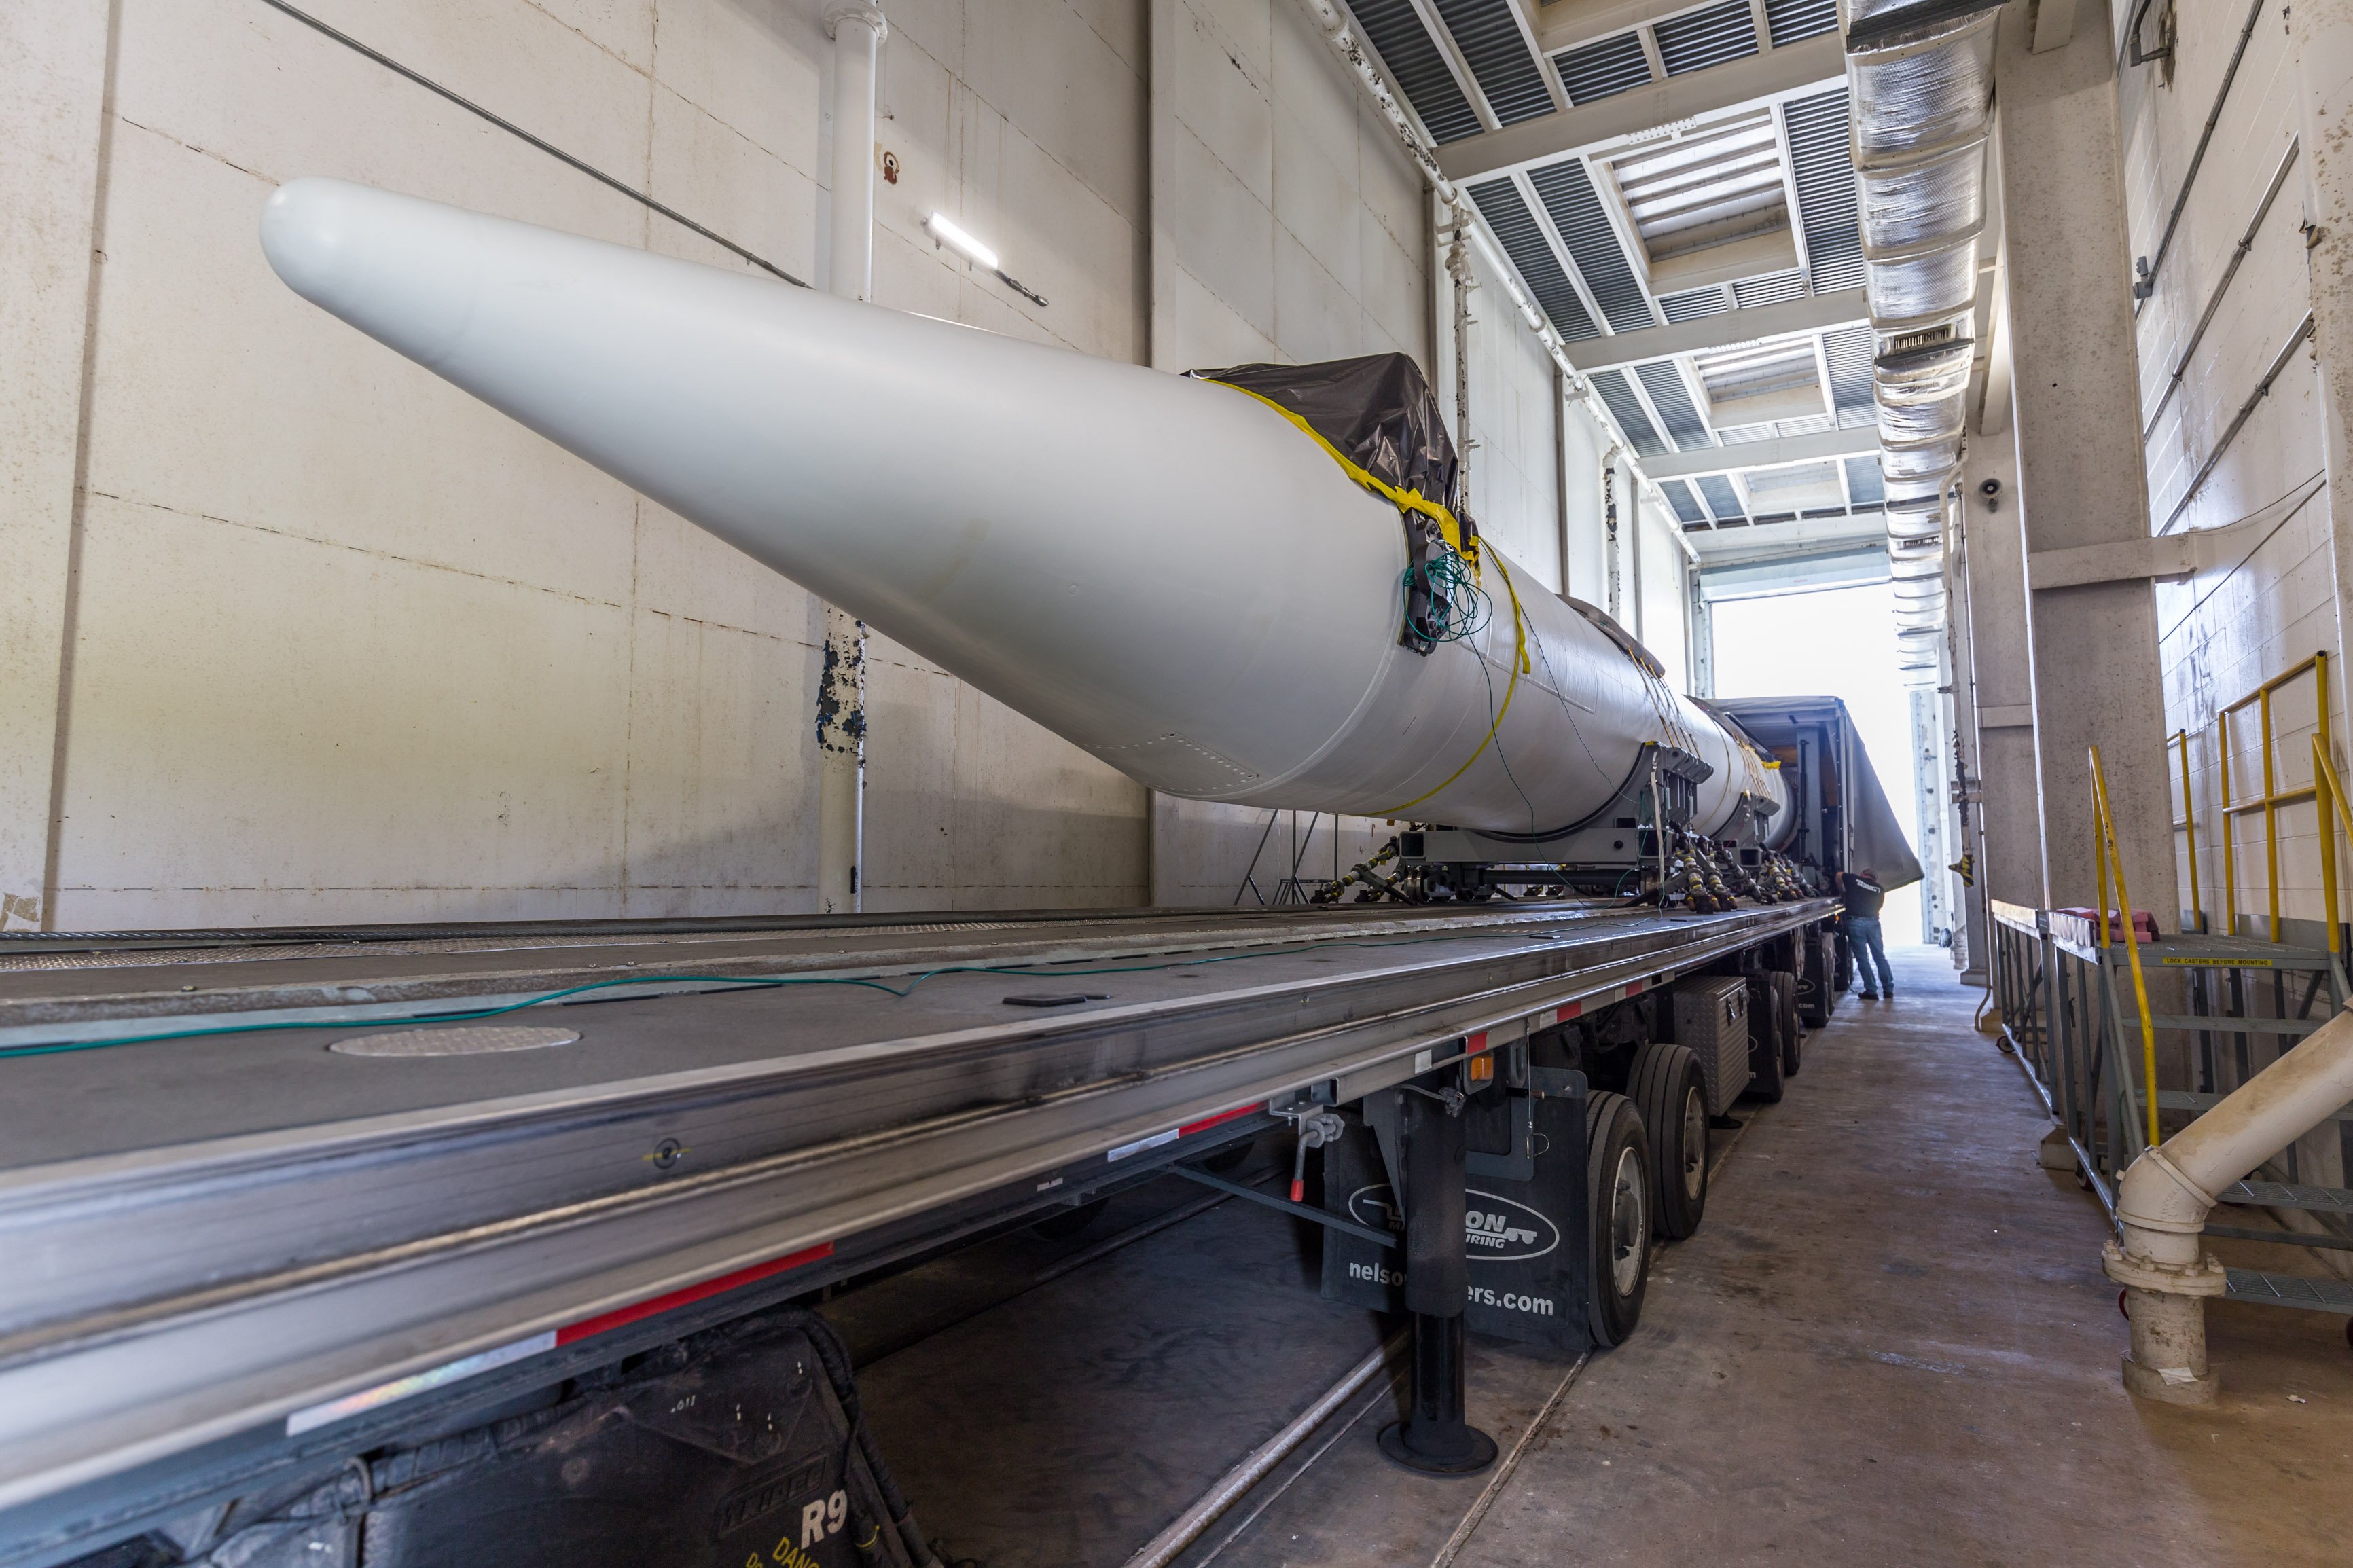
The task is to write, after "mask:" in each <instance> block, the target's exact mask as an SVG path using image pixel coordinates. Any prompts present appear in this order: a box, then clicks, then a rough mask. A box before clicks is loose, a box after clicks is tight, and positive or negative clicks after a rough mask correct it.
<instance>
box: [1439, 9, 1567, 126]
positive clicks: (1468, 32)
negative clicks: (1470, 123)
mask: <svg viewBox="0 0 2353 1568" xmlns="http://www.w3.org/2000/svg"><path fill="white" fill-rule="evenodd" d="M1435 3H1436V5H1437V8H1438V18H1439V20H1440V21H1441V22H1443V23H1445V24H1446V30H1447V31H1448V32H1450V33H1451V34H1453V35H1454V47H1457V48H1459V49H1461V51H1462V59H1463V63H1464V64H1466V65H1468V66H1469V67H1470V68H1471V75H1472V78H1473V79H1475V80H1476V81H1477V82H1478V83H1479V90H1480V91H1481V92H1482V93H1485V94H1486V95H1487V107H1488V108H1490V109H1492V110H1494V111H1495V119H1496V121H1498V122H1499V123H1501V124H1504V125H1517V124H1518V123H1519V122H1520V121H1523V120H1534V119H1535V118H1536V117H1537V116H1538V115H1544V114H1550V113H1551V112H1552V94H1551V92H1550V91H1548V90H1546V87H1545V79H1544V71H1543V69H1542V68H1540V67H1539V66H1537V64H1536V57H1535V53H1534V51H1532V50H1531V49H1529V47H1528V40H1527V36H1526V35H1525V34H1524V33H1522V32H1521V31H1520V23H1519V18H1518V17H1517V16H1514V14H1513V11H1512V0H1435Z"/></svg>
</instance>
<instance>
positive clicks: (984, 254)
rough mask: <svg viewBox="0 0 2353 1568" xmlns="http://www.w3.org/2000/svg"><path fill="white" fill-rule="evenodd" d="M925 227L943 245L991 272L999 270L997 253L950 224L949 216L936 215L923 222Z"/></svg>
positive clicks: (943, 214)
mask: <svg viewBox="0 0 2353 1568" xmlns="http://www.w3.org/2000/svg"><path fill="white" fill-rule="evenodd" d="M923 226H924V227H925V228H927V229H929V230H931V234H932V237H933V238H934V239H935V240H937V241H939V242H940V243H941V244H942V245H944V246H947V247H949V248H951V249H954V250H960V251H962V252H964V254H965V255H966V256H969V257H970V258H972V259H973V260H975V261H976V262H978V263H979V264H980V265H981V266H983V267H986V268H988V269H989V270H990V271H991V272H994V271H996V270H997V252H995V251H993V250H991V249H989V248H988V247H987V246H985V245H983V244H981V243H980V241H978V240H976V239H975V238H973V237H972V236H970V235H968V234H966V233H965V231H964V230H962V229H960V228H958V227H957V226H955V225H954V224H952V223H950V222H949V221H948V216H947V214H945V213H934V214H933V215H932V216H930V217H928V218H925V219H924V220H923Z"/></svg>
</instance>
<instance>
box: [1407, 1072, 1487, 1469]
mask: <svg viewBox="0 0 2353 1568" xmlns="http://www.w3.org/2000/svg"><path fill="white" fill-rule="evenodd" d="M1403 1100H1404V1104H1403V1105H1402V1106H1401V1107H1400V1110H1402V1111H1403V1112H1404V1114H1403V1116H1402V1118H1401V1121H1403V1123H1404V1126H1403V1127H1402V1129H1401V1131H1403V1133H1404V1135H1405V1136H1404V1139H1403V1142H1404V1144H1405V1151H1404V1153H1405V1159H1404V1162H1403V1163H1404V1165H1405V1252H1406V1271H1405V1305H1406V1310H1408V1311H1409V1312H1411V1313H1412V1314H1413V1404H1412V1406H1411V1408H1410V1409H1409V1411H1408V1413H1407V1415H1406V1418H1405V1419H1404V1420H1403V1421H1401V1422H1399V1423H1398V1425H1396V1426H1390V1427H1388V1428H1387V1429H1385V1430H1384V1431H1383V1432H1382V1433H1381V1437H1380V1443H1381V1452H1382V1453H1384V1454H1387V1455H1388V1457H1389V1458H1392V1459H1394V1460H1396V1461H1397V1462H1398V1464H1400V1465H1403V1466H1404V1467H1405V1468H1408V1469H1409V1470H1419V1471H1420V1472H1421V1473H1422V1474H1424V1475H1432V1476H1468V1475H1475V1474H1476V1473H1478V1472H1479V1471H1481V1470H1483V1469H1485V1468H1487V1467H1488V1466H1490V1465H1492V1464H1493V1463H1494V1462H1495V1440H1494V1439H1493V1437H1490V1436H1487V1434H1485V1433H1484V1432H1482V1431H1480V1430H1479V1429H1478V1428H1477V1427H1475V1426H1470V1425H1469V1424H1467V1423H1466V1422H1464V1420H1463V1419H1462V1310H1463V1309H1464V1308H1465V1307H1466V1306H1467V1305H1469V1303H1470V1299H1471V1279H1470V1270H1469V1268H1468V1267H1467V1263H1466V1259H1465V1258H1464V1255H1463V1250H1462V1207H1463V1191H1462V1179H1463V1166H1462V1156H1463V1126H1462V1116H1461V1100H1459V1099H1457V1100H1454V1102H1453V1103H1452V1104H1449V1103H1447V1102H1446V1101H1444V1100H1440V1099H1439V1098H1438V1097H1436V1096H1434V1095H1431V1094H1429V1093H1426V1092H1417V1091H1415V1090H1413V1089H1408V1090H1407V1091H1406V1093H1405V1095H1404V1096H1403Z"/></svg>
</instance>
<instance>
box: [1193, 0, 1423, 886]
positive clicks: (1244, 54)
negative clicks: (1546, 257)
mask: <svg viewBox="0 0 2353 1568" xmlns="http://www.w3.org/2000/svg"><path fill="white" fill-rule="evenodd" d="M1149 9H1150V15H1151V47H1150V54H1151V59H1152V108H1151V115H1150V142H1151V202H1150V206H1151V212H1152V224H1151V245H1152V263H1153V265H1152V285H1151V311H1150V321H1151V326H1150V343H1151V357H1152V363H1155V364H1156V365H1158V366H1159V367H1160V368H1162V369H1164V370H1169V371H1183V370H1191V369H1199V368H1207V367H1212V366H1218V365H1228V364H1237V363H1259V362H1274V363H1282V362H1293V363H1303V362H1306V361H1311V360H1322V359H1345V358H1349V357H1352V356H1354V355H1357V354H1368V353H1409V354H1412V355H1413V356H1414V357H1415V358H1416V359H1417V360H1419V362H1420V363H1422V365H1423V367H1424V369H1425V370H1427V369H1428V368H1429V365H1430V357H1429V353H1430V226H1429V217H1428V195H1427V193H1426V190H1425V187H1424V185H1423V183H1422V179H1421V175H1420V174H1419V171H1418V170H1416V169H1415V168H1414V166H1413V163H1412V161H1411V160H1410V159H1409V158H1408V157H1407V155H1406V153H1405V150H1404V149H1403V148H1402V147H1400V146H1399V145H1398V142H1397V140H1396V138H1395V136H1394V135H1392V134H1391V133H1390V132H1389V130H1388V126H1387V124H1386V123H1385V122H1384V121H1382V120H1381V118H1380V116H1379V114H1378V113H1377V111H1376V110H1374V108H1373V107H1372V105H1371V104H1370V102H1369V101H1368V100H1366V98H1365V96H1364V94H1363V93H1361V92H1360V91H1359V90H1358V89H1357V88H1356V83H1355V82H1354V81H1353V80H1352V79H1350V77H1349V76H1348V74H1347V73H1346V72H1345V69H1344V68H1342V67H1341V65H1340V63H1339V61H1338V60H1336V59H1335V58H1334V57H1333V56H1332V54H1331V51H1330V50H1329V49H1328V48H1327V47H1325V45H1324V41H1323V40H1322V39H1321V38H1320V37H1317V36H1316V35H1315V33H1314V30H1313V29H1312V28H1311V27H1310V26H1308V25H1307V23H1306V21H1305V19H1304V16H1303V14H1302V12H1301V10H1300V7H1299V6H1298V5H1296V4H1294V3H1293V0H1244V3H1242V4H1238V5H1208V4H1201V3H1196V0H1150V6H1149ZM1387 838H1388V828H1387V827H1386V826H1384V825H1382V824H1379V823H1377V822H1372V821H1369V820H1366V819H1363V818H1356V817H1349V818H1345V819H1342V820H1341V821H1339V822H1338V823H1336V824H1335V821H1334V819H1333V818H1332V817H1330V816H1320V817H1314V818H1310V817H1305V816H1299V815H1298V814H1297V813H1293V812H1280V813H1271V812H1266V811H1258V810H1249V809H1245V808H1242V807H1240V806H1229V805H1212V804H1208V803H1205V802H1199V801H1186V800H1178V799H1175V798H1173V797H1169V796H1165V795H1163V796H1155V799H1154V803H1153V830H1152V890H1151V897H1152V901H1153V902H1155V903H1159V904H1223V903H1234V902H1240V903H1258V902H1261V901H1266V902H1271V901H1273V900H1275V899H1276V898H1277V897H1279V896H1281V895H1282V890H1283V889H1282V884H1283V882H1284V881H1285V880H1286V879H1290V878H1291V877H1293V874H1294V867H1295V870H1296V876H1297V879H1298V880H1299V881H1300V882H1302V883H1304V884H1310V885H1312V884H1313V883H1314V881H1315V880H1317V879H1329V878H1330V877H1332V876H1333V875H1334V872H1335V866H1336V867H1337V868H1338V869H1339V870H1342V871H1345V869H1346V868H1348V867H1349V866H1352V865H1354V864H1356V862H1357V861H1359V860H1361V859H1363V858H1365V857H1366V856H1367V855H1370V854H1371V853H1372V852H1373V851H1375V850H1376V849H1377V848H1379V847H1380V846H1381V844H1382V843H1383V842H1384V841H1385V840H1386V839H1387Z"/></svg>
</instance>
